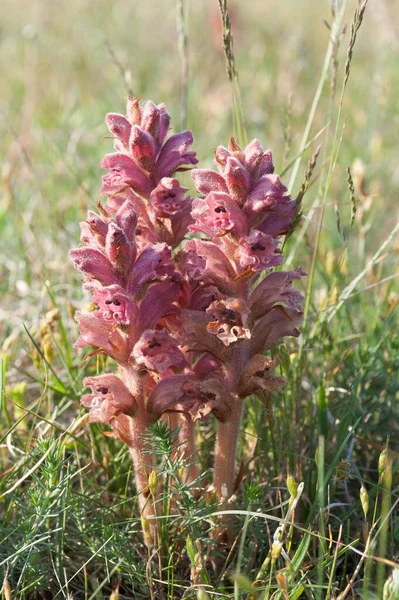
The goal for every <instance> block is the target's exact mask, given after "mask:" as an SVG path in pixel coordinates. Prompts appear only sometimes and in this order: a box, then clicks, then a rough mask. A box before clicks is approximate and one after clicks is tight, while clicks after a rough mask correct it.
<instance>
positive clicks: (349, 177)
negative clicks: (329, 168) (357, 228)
mask: <svg viewBox="0 0 399 600" xmlns="http://www.w3.org/2000/svg"><path fill="white" fill-rule="evenodd" d="M346 176H347V177H346V180H347V182H348V188H349V194H350V196H349V197H350V201H351V220H350V228H351V229H352V227H353V225H354V223H355V218H356V210H357V208H356V197H355V186H354V184H353V179H352V173H351V170H350V167H348V168H347V169H346Z"/></svg>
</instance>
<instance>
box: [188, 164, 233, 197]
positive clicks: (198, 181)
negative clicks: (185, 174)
mask: <svg viewBox="0 0 399 600" xmlns="http://www.w3.org/2000/svg"><path fill="white" fill-rule="evenodd" d="M191 176H192V178H193V179H194V183H195V188H196V190H197V191H198V192H199V193H200V194H209V193H210V192H227V191H228V190H227V185H226V182H225V180H224V179H223V177H222V176H221V175H219V173H216V171H211V169H192V171H191Z"/></svg>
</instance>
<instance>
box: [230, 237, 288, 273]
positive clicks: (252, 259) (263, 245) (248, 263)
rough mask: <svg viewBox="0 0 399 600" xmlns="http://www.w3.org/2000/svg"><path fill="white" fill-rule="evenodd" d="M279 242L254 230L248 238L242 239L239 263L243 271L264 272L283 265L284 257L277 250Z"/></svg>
mask: <svg viewBox="0 0 399 600" xmlns="http://www.w3.org/2000/svg"><path fill="white" fill-rule="evenodd" d="M277 246H278V241H277V240H275V239H273V238H272V237H271V236H270V235H266V234H265V233H262V232H261V231H258V230H256V229H253V230H252V231H251V233H250V234H249V235H248V236H247V237H243V238H241V239H240V246H239V251H238V253H239V263H240V266H241V267H242V268H243V269H247V268H248V267H251V269H252V270H253V271H262V270H263V269H270V268H271V267H276V266H277V265H281V264H282V262H283V257H282V256H281V254H279V253H278V251H277V250H276V249H277Z"/></svg>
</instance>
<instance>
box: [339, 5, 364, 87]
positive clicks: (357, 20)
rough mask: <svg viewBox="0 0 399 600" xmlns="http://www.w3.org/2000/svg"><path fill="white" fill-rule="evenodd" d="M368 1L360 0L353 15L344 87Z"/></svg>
mask: <svg viewBox="0 0 399 600" xmlns="http://www.w3.org/2000/svg"><path fill="white" fill-rule="evenodd" d="M367 2H368V0H359V1H358V4H357V6H356V10H355V14H354V15H353V21H352V25H351V37H350V40H349V46H348V53H347V56H346V63H345V77H344V88H345V87H346V84H347V83H348V79H349V75H350V70H351V62H352V57H353V48H354V47H355V43H356V36H357V32H358V31H359V29H360V27H361V24H362V22H363V17H364V11H365V10H366V6H367Z"/></svg>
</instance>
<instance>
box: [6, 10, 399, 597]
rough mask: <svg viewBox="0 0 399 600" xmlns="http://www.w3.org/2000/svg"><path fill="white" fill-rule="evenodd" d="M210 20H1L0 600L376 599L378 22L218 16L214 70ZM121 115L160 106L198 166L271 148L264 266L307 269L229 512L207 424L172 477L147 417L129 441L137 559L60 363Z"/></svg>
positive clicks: (380, 297)
mask: <svg viewBox="0 0 399 600" xmlns="http://www.w3.org/2000/svg"><path fill="white" fill-rule="evenodd" d="M224 4H225V3H224V2H223V1H221V2H218V0H201V1H199V2H191V1H190V0H162V1H161V0H153V1H152V2H141V1H138V0H135V1H133V0H132V1H131V2H123V3H122V2H121V1H120V0H116V1H114V2H112V3H111V2H105V1H104V0H97V1H94V0H79V2H78V1H76V0H72V1H70V2H68V3H67V2H62V1H59V2H48V1H45V0H32V1H31V2H29V3H27V2H24V1H23V0H12V1H11V0H3V4H2V11H1V17H0V68H1V74H2V77H1V82H2V84H1V95H0V131H1V134H0V154H1V162H0V169H1V197H0V228H1V238H0V244H1V255H2V261H1V283H0V285H1V304H0V332H1V341H2V350H1V365H2V377H1V394H2V395H1V412H0V584H1V585H2V588H1V594H2V599H4V600H10V599H17V598H18V599H19V598H20V599H21V600H24V599H31V598H32V599H42V598H43V599H50V598H60V599H61V598H68V599H72V598H74V599H75V600H80V599H84V600H89V599H95V598H96V599H97V598H98V599H100V598H101V599H106V598H107V599H108V598H110V599H112V600H117V599H131V598H143V599H147V598H154V599H158V598H160V599H165V600H166V599H167V600H169V599H170V600H172V599H174V598H192V599H194V598H198V599H201V600H205V599H208V598H209V599H211V598H212V599H213V598H215V599H216V598H220V599H234V600H236V599H239V598H240V599H244V598H246V599H248V600H249V599H256V600H261V599H262V600H266V599H271V598H274V599H277V598H279V599H281V600H287V599H289V600H295V599H299V598H306V599H309V600H324V599H329V600H333V599H336V600H344V598H362V599H363V600H367V599H371V600H382V599H383V600H394V599H396V600H397V599H398V598H399V565H398V562H399V519H398V510H397V505H398V500H399V494H398V484H399V479H398V449H399V448H398V432H399V426H398V424H399V411H398V398H399V377H398V372H399V335H398V331H399V328H398V315H397V311H398V308H397V305H398V304H399V288H398V283H397V281H398V280H397V276H398V274H399V269H398V261H397V255H398V251H399V236H398V233H399V223H398V217H399V208H398V207H399V205H398V188H399V169H398V141H397V140H398V132H399V95H398V90H399V70H398V68H397V64H398V61H399V11H398V7H397V6H395V2H393V1H390V0H369V2H368V3H367V6H366V7H365V3H364V2H362V1H359V2H357V0H334V1H333V0H331V2H329V1H328V0H320V1H316V0H300V1H294V0H282V1H280V2H276V1H275V0H271V1H269V2H262V1H261V0H253V1H252V2H245V1H244V0H241V1H240V0H235V1H234V2H233V0H231V2H227V9H228V14H229V17H230V20H231V31H232V35H233V39H234V55H233V56H231V49H232V47H231V45H230V44H231V31H230V24H229V19H227V20H226V14H225V16H224V23H223V24H222V21H223V19H221V12H220V10H222V12H223V6H224ZM364 7H365V11H364V14H363V13H362V10H363V8H364ZM359 14H360V15H361V17H360V19H359ZM226 54H227V57H226V56H225V55H226ZM226 67H227V68H226ZM228 71H229V72H230V76H231V77H230V79H229V76H228ZM127 96H132V97H135V96H140V98H141V101H142V102H145V101H146V100H148V99H152V100H153V101H154V102H155V103H156V104H160V103H165V105H166V106H167V109H168V112H169V113H170V115H171V117H172V126H173V132H174V133H176V132H179V131H182V130H183V129H186V128H189V129H191V130H192V132H193V135H194V145H193V148H194V149H195V150H196V152H197V158H198V160H199V163H200V164H199V165H198V166H200V167H201V168H207V169H210V168H213V151H214V149H215V148H216V147H217V146H219V145H224V146H227V145H228V142H229V139H230V137H231V136H235V139H236V140H237V141H239V142H240V143H241V144H242V145H243V146H245V144H246V141H250V140H251V139H253V138H257V139H258V140H259V141H260V142H261V144H262V146H263V147H264V148H271V149H272V151H273V159H274V165H275V169H276V173H278V174H279V175H280V176H281V179H282V181H283V182H284V184H285V185H286V186H287V187H288V189H289V191H290V193H291V196H292V199H293V200H295V199H298V198H299V200H297V207H298V210H297V219H296V220H295V229H294V231H293V232H292V234H290V235H288V236H287V237H286V239H285V241H284V248H283V250H284V257H285V258H284V264H283V267H282V268H283V269H284V270H293V269H295V268H297V267H299V266H302V267H303V268H304V270H305V271H306V272H307V276H306V277H302V278H301V279H300V281H297V282H295V285H294V287H295V288H296V289H297V290H298V291H299V292H301V293H302V294H303V296H304V297H305V300H304V309H303V310H304V322H303V324H302V326H301V336H300V337H298V338H292V337H290V338H285V339H284V341H283V343H280V344H279V345H277V346H275V347H274V348H273V351H272V354H273V359H275V361H276V364H277V362H278V363H279V365H278V367H277V368H276V375H278V376H283V377H285V379H286V380H287V382H288V383H287V385H285V386H284V387H282V388H281V390H280V391H276V392H272V393H270V394H268V395H267V396H265V398H264V402H263V403H261V402H259V400H257V399H256V398H254V397H252V396H251V397H250V398H249V399H248V400H247V401H246V409H245V413H244V418H243V422H242V425H241V434H240V437H239V442H238V458H237V463H236V468H235V472H234V481H233V482H232V486H233V496H232V497H230V498H229V501H228V502H226V501H225V499H224V498H223V494H222V495H220V494H219V495H218V493H216V494H215V493H214V492H215V489H214V488H212V487H211V483H212V478H213V467H214V446H215V435H216V431H217V427H218V424H217V420H216V418H215V416H213V415H211V416H208V418H206V419H204V420H198V421H197V422H196V424H195V430H194V436H195V442H196V444H197V446H198V452H197V453H196V454H194V455H192V456H188V454H187V452H186V453H184V452H182V451H181V449H182V448H181V434H180V432H179V429H178V428H177V429H174V428H173V425H174V422H173V420H172V419H171V420H170V421H169V425H170V426H168V421H167V420H164V421H160V422H158V423H157V424H156V425H154V426H153V427H151V428H149V429H148V431H147V432H146V439H145V443H146V447H147V448H148V452H149V454H151V455H152V456H151V461H152V464H153V465H155V468H154V469H153V471H154V472H153V477H152V480H151V481H152V487H151V486H150V495H151V494H152V492H153V489H154V488H155V486H157V485H158V486H159V487H160V492H159V494H158V496H157V497H156V498H155V495H154V497H153V501H154V503H156V506H157V509H156V511H155V513H153V516H154V514H155V520H156V521H157V523H156V528H157V536H156V543H151V544H149V543H148V540H147V543H146V530H147V532H148V527H149V525H148V522H147V520H146V519H144V523H143V519H141V518H140V512H142V503H141V501H140V494H137V491H141V490H136V487H135V478H134V474H133V469H132V464H131V460H130V457H129V451H128V448H127V447H126V445H124V444H122V443H121V442H120V441H119V440H116V439H114V438H113V437H111V436H110V435H107V433H110V428H109V427H106V426H103V425H99V424H97V423H94V424H88V416H87V410H86V409H85V408H83V407H82V406H81V404H80V399H81V397H82V395H83V394H85V393H87V389H85V388H84V386H83V379H84V378H85V377H87V376H93V375H95V374H100V373H104V372H113V371H115V368H114V363H113V361H112V360H111V359H109V358H106V357H105V356H103V355H93V356H91V357H89V358H87V357H86V355H87V354H88V352H89V351H90V349H87V348H86V349H82V348H75V347H74V343H75V342H76V340H77V338H78V336H79V331H78V325H77V323H76V320H75V318H74V317H75V313H76V311H85V310H89V309H90V308H93V307H92V306H90V302H91V296H90V294H89V293H88V291H84V290H83V289H82V277H81V275H80V274H79V273H78V272H77V271H76V270H75V269H74V267H73V264H72V262H71V261H70V259H69V257H68V252H69V250H70V249H71V248H76V247H77V246H78V244H79V239H80V231H79V222H81V221H84V220H85V219H86V214H87V211H88V210H92V211H96V210H97V208H96V205H97V202H98V201H99V200H101V199H102V201H103V202H104V198H101V194H100V187H101V176H102V175H103V174H104V170H103V169H101V168H100V163H101V160H102V158H103V156H104V155H105V154H106V153H109V152H112V150H113V148H112V139H111V137H112V136H110V134H109V132H108V129H107V127H106V125H105V123H104V118H105V115H106V113H108V112H115V113H123V114H124V113H125V107H126V98H127ZM178 176H179V180H180V181H181V183H182V185H185V186H186V187H188V188H189V193H190V194H191V196H192V197H196V192H195V186H194V183H193V180H192V178H191V177H190V173H189V172H183V173H179V174H178ZM278 268H279V267H278ZM85 357H86V359H85ZM193 467H195V469H193ZM190 469H191V470H195V473H196V478H194V480H193V478H190V479H187V477H185V475H184V474H185V473H187V472H188V471H189V470H190ZM216 492H217V490H216ZM226 512H228V514H227V515H226V514H225V513H226ZM226 524H227V525H226ZM226 526H227V529H228V535H226V531H225V528H226ZM143 528H144V537H143V531H142V530H143ZM221 529H222V530H223V531H222V532H221Z"/></svg>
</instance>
